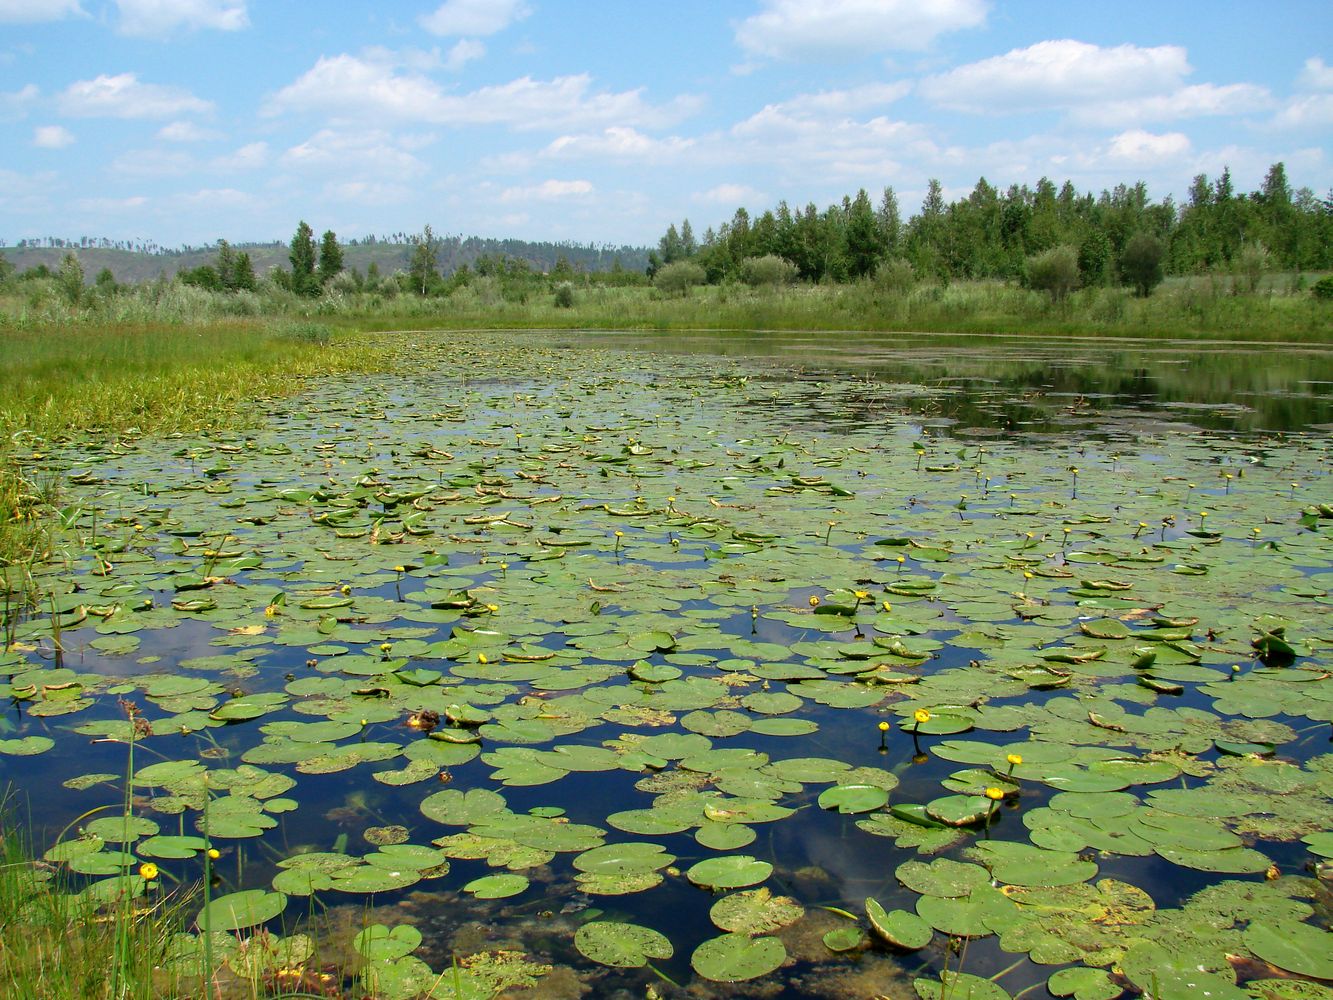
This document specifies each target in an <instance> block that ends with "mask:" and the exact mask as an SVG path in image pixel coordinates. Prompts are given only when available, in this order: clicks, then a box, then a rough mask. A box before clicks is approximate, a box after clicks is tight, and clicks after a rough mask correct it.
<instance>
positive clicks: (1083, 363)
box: [525, 331, 1333, 432]
mask: <svg viewBox="0 0 1333 1000" xmlns="http://www.w3.org/2000/svg"><path fill="white" fill-rule="evenodd" d="M525 336H532V337H534V338H537V339H540V340H542V341H552V340H553V341H555V342H556V343H557V344H560V343H564V344H568V345H570V346H574V345H577V344H587V343H596V344H597V345H599V346H604V347H641V348H644V347H646V348H648V349H651V350H653V351H658V352H665V353H669V354H717V355H721V356H725V357H748V358H755V357H759V358H772V359H775V360H780V361H782V362H783V363H784V364H787V365H790V364H793V363H795V364H796V365H798V366H800V369H802V370H803V374H800V375H798V376H797V377H803V378H810V379H812V380H817V379H818V377H819V375H820V373H821V372H831V371H839V372H842V373H844V374H845V373H846V372H847V371H848V370H852V371H854V372H855V373H856V374H857V375H858V376H861V377H863V378H865V379H866V380H867V381H869V382H873V383H875V385H877V386H879V387H880V392H884V393H886V394H887V395H888V396H891V397H893V399H894V402H895V403H896V404H898V405H906V406H908V407H909V408H910V409H911V410H912V411H913V412H918V413H922V414H925V415H929V416H940V417H944V418H947V419H948V420H949V421H950V422H952V423H953V424H955V425H956V426H959V427H978V428H992V429H996V428H997V429H1002V430H1013V431H1020V432H1021V431H1027V432H1034V431H1037V432H1048V431H1054V430H1069V429H1070V424H1071V423H1074V424H1078V423H1079V422H1080V418H1086V419H1091V418H1092V417H1093V416H1094V415H1095V414H1097V413H1099V412H1102V411H1105V410H1106V409H1109V408H1112V407H1127V408H1130V409H1132V410H1135V411H1137V412H1139V413H1143V414H1148V413H1153V414H1160V415H1162V416H1164V417H1167V418H1169V419H1173V420H1181V421H1183V422H1188V423H1190V424H1193V425H1195V426H1198V427H1202V428H1206V429H1209V430H1237V431H1259V430H1263V431H1282V432H1285V431H1293V430H1298V429H1302V428H1307V427H1310V426H1312V425H1321V424H1326V423H1330V422H1333V350H1330V349H1329V348H1326V347H1323V346H1318V345H1308V344H1303V345H1295V344H1293V345H1273V344H1253V343H1246V342H1227V343H1214V344H1198V343H1193V342H1190V341H1159V340H1135V341H1124V340H1118V341H1116V342H1114V343H1113V344H1107V343H1104V342H1098V341H1091V340H1087V339H1081V338H1044V339H1041V340H1031V339H1025V338H1018V337H1011V336H993V337H991V336H980V335H971V336H960V335H950V336H939V335H933V334H863V333H846V332H840V331H830V332H823V333H784V332H753V331H749V332H742V331H737V332H729V333H712V332H710V333H688V332H686V333H672V334H671V335H670V336H669V337H664V336H663V335H661V334H651V333H629V332H610V333H596V332H587V333H582V332H581V333H577V334H569V333H567V332H537V333H534V334H526V335H525ZM894 386H897V387H898V388H899V390H900V391H894V389H893V387H894ZM886 387H887V388H886ZM923 389H924V390H927V391H926V392H924V393H923V392H922V390H923ZM868 391H869V390H868Z"/></svg>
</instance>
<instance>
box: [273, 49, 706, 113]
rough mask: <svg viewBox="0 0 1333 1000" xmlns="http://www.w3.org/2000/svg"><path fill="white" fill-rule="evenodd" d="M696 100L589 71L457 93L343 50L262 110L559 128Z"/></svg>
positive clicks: (677, 109) (683, 109) (682, 109)
mask: <svg viewBox="0 0 1333 1000" xmlns="http://www.w3.org/2000/svg"><path fill="white" fill-rule="evenodd" d="M698 106H699V102H698V101H697V100H696V99H694V98H685V97H682V98H677V99H676V100H674V101H672V102H670V103H668V104H667V105H664V106H652V105H649V104H648V103H647V102H645V101H644V99H643V92H642V90H627V91H621V92H618V93H616V92H608V91H596V90H594V89H593V85H592V79H591V77H589V76H588V75H587V74H578V75H573V76H560V77H555V78H554V79H551V80H534V79H532V78H531V77H528V76H524V77H520V78H519V79H517V80H512V81H510V82H509V83H503V84H496V85H493V86H488V87H482V88H480V89H478V90H474V91H472V92H470V93H466V94H459V93H453V92H449V91H446V90H444V89H443V88H441V87H440V86H439V85H438V84H436V83H435V82H434V81H433V80H431V79H430V78H429V77H428V76H426V75H424V74H422V73H419V72H412V71H403V70H402V69H401V68H399V67H397V66H395V65H393V64H392V63H391V62H389V61H387V60H384V59H380V58H373V59H372V58H363V57H358V56H353V55H348V54H343V55H337V56H326V57H321V58H320V59H319V61H318V62H316V63H315V65H314V66H313V67H312V68H311V69H310V70H308V71H307V72H305V73H304V74H302V75H301V76H300V77H299V78H298V79H297V80H295V81H294V82H293V83H291V84H289V85H288V86H286V87H284V88H283V89H282V90H280V91H278V92H277V93H276V94H274V95H273V96H272V97H271V98H270V99H269V100H268V102H267V104H266V106H265V108H264V113H265V114H267V115H270V116H272V115H277V114H282V113H286V112H297V113H305V112H315V113H322V114H330V115H333V116H335V117H337V118H339V119H349V118H361V119H372V120H377V121H380V120H384V119H386V118H387V119H392V120H397V121H415V122H428V123H431V124H438V125H508V126H510V127H513V128H519V129H536V128H552V129H559V128H566V127H569V126H571V125H573V126H583V127H587V126H592V125H599V124H610V123H615V124H645V123H647V124H660V123H664V122H669V121H675V120H678V119H679V118H681V117H683V116H684V115H686V114H689V113H690V112H692V111H693V110H695V109H696V108H697V107H698Z"/></svg>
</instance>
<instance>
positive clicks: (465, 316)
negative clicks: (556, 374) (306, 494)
mask: <svg viewBox="0 0 1333 1000" xmlns="http://www.w3.org/2000/svg"><path fill="white" fill-rule="evenodd" d="M342 277H343V276H339V280H336V281H334V282H331V283H330V285H329V286H328V288H327V290H326V291H325V293H324V294H323V295H321V296H319V297H317V298H303V297H299V296H296V295H293V294H292V293H291V292H289V291H285V290H284V289H282V288H280V287H278V286H277V285H276V284H275V283H273V282H271V281H264V282H261V283H260V288H259V290H258V291H257V292H236V293H224V292H210V291H206V290H204V289H201V288H197V287H193V286H187V285H182V284H180V283H179V282H154V283H150V284H147V285H141V286H136V287H133V288H126V289H120V290H118V291H114V292H106V291H97V290H89V291H88V292H87V293H86V294H85V295H84V296H82V298H81V299H80V301H79V303H78V304H71V303H70V302H68V301H67V300H66V299H65V298H63V297H61V296H60V295H59V294H58V293H57V291H56V290H55V289H54V286H48V285H47V284H44V283H42V282H33V283H28V285H27V287H26V291H25V294H24V295H22V296H19V295H16V294H10V295H9V296H8V297H5V296H0V334H3V332H4V330H5V329H6V328H9V329H12V330H28V329H38V330H40V329H51V328H54V327H60V328H70V327H77V326H93V327H105V326H112V327H117V328H121V327H127V326H128V327H147V326H160V325H165V326H177V327H181V328H187V329H192V328H195V327H197V326H198V325H199V324H200V323H208V324H225V325H234V324H247V323H261V322H264V321H266V320H274V319H279V320H295V321H300V320H316V321H319V322H322V323H329V324H332V325H335V326H338V327H343V328H349V329H361V330H392V329H402V328H405V327H408V328H416V329H536V328H554V329H596V330H615V329H623V330H683V329H691V330H855V331H885V332H922V333H1004V334H1025V335H1036V336H1042V335H1047V336H1058V335H1081V336H1096V337H1163V338H1172V339H1219V340H1233V339H1244V340H1263V341H1299V342H1319V341H1324V340H1327V339H1328V335H1329V328H1330V326H1333V308H1331V304H1330V303H1329V302H1327V301H1320V300H1318V299H1316V298H1315V297H1314V296H1313V294H1311V292H1310V290H1309V286H1310V285H1311V284H1312V283H1313V281H1314V279H1315V277H1316V276H1314V275H1304V276H1302V275H1294V274H1267V275H1265V276H1264V277H1263V279H1262V281H1260V283H1259V284H1258V286H1257V288H1256V289H1255V290H1254V291H1250V290H1248V286H1238V284H1237V279H1235V278H1234V277H1231V276H1227V275H1203V276H1198V277H1181V278H1172V279H1169V280H1168V281H1167V282H1165V283H1164V284H1163V285H1161V286H1160V287H1158V288H1157V289H1156V290H1155V291H1154V293H1153V294H1152V295H1151V296H1150V297H1148V298H1138V297H1136V296H1135V295H1134V294H1133V293H1132V292H1131V291H1130V290H1129V289H1127V288H1121V287H1096V288H1086V289H1080V290H1078V291H1076V292H1074V293H1073V294H1071V295H1070V296H1068V297H1067V298H1065V299H1064V300H1063V301H1059V302H1055V301H1052V300H1051V298H1050V296H1048V295H1047V294H1045V293H1043V292H1039V291H1034V290H1032V289H1026V288H1021V287H1019V286H1017V285H1015V284H1012V283H1005V282H1000V281H968V282H954V283H953V284H950V285H947V286H946V285H939V284H932V283H908V284H906V285H897V286H893V285H890V284H887V283H877V282H876V281H874V280H870V279H867V280H865V281H862V282H859V283H854V284H841V285H809V284H795V285H786V286H778V287H762V286H761V287H750V286H748V285H743V284H723V285H710V286H703V287H696V288H693V289H690V290H688V291H687V292H686V293H685V294H681V295H670V294H664V293H663V292H661V291H659V290H657V289H655V288H652V287H650V286H646V285H642V284H639V285H616V284H607V283H602V282H601V281H600V280H597V279H595V278H594V277H593V276H582V277H580V278H578V279H577V280H575V281H574V282H573V283H571V284H569V285H568V287H567V291H566V292H565V293H563V294H564V295H565V296H567V297H565V298H564V302H565V303H566V304H558V301H557V300H558V296H557V291H558V290H559V288H560V285H559V284H557V283H555V282H553V281H552V280H550V279H548V278H546V277H544V276H542V275H532V276H528V277H525V278H523V279H521V280H508V279H500V278H497V277H485V278H481V277H473V278H472V279H471V280H470V281H468V282H467V283H465V284H459V285H458V286H457V287H454V288H453V290H452V291H451V292H450V293H449V294H447V295H440V296H433V297H427V298H422V297H420V296H417V295H414V294H411V293H408V292H403V291H401V290H400V288H399V286H398V284H397V283H396V282H394V281H393V280H391V279H382V280H380V281H379V282H378V283H377V284H375V285H374V286H373V288H372V287H371V286H362V287H361V288H359V289H358V288H357V287H356V285H355V282H353V281H352V280H351V279H350V278H348V279H347V280H341V279H342Z"/></svg>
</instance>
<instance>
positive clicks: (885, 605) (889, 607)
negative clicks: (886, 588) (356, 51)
mask: <svg viewBox="0 0 1333 1000" xmlns="http://www.w3.org/2000/svg"><path fill="white" fill-rule="evenodd" d="M880 607H881V608H883V609H884V610H885V611H892V610H893V605H892V604H890V603H889V602H888V601H885V602H884V603H883V604H881V605H880Z"/></svg>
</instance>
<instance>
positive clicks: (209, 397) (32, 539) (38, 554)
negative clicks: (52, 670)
mask: <svg viewBox="0 0 1333 1000" xmlns="http://www.w3.org/2000/svg"><path fill="white" fill-rule="evenodd" d="M0 354H3V356H4V358H5V364H4V366H3V367H0V569H3V568H4V567H12V566H15V565H22V564H29V563H31V562H32V561H34V560H38V561H40V560H42V559H44V558H47V557H49V556H50V554H51V552H50V547H49V545H50V537H49V534H48V532H47V531H46V530H45V526H46V525H47V524H48V523H49V521H50V515H51V514H52V513H53V512H54V509H55V507H56V506H58V502H59V475H58V470H56V469H54V468H52V467H50V466H49V465H48V464H47V463H46V461H45V449H46V448H47V446H48V444H49V443H50V442H51V441H52V440H53V439H56V438H59V437H61V436H74V435H77V436H90V437H96V438H97V439H99V440H101V441H104V442H106V443H113V442H114V441H115V440H116V438H117V437H118V436H119V435H124V434H127V433H134V434H137V433H173V432H176V431H198V430H203V429H216V428H222V427H240V426H244V425H245V423H246V422H247V421H249V420H252V419H253V416H252V414H253V409H252V407H251V406H250V404H251V403H253V402H254V401H255V400H258V399H262V398H264V397H268V396H276V395H281V394H286V393H290V392H294V391H297V390H298V389H299V388H300V386H301V383H302V380H303V379H305V378H307V377H310V376H313V375H318V374H322V373H326V372H338V371H368V370H372V369H373V368H374V367H375V365H376V358H375V354H374V352H373V350H372V349H371V347H370V344H369V342H368V341H367V340H365V339H363V338H356V337H352V336H349V335H346V334H341V335H337V336H332V337H331V336H330V334H329V331H328V329H327V328H326V327H323V326H321V325H318V324H313V323H308V322H306V323H300V322H289V321H284V322H279V323H268V324H260V323H256V322H236V321H230V322H225V321H224V322H213V323H209V324H193V325H188V326H176V325H170V324H162V323H158V324H145V325H125V324H122V325H102V324H96V323H90V322H84V323H76V324H72V325H62V326H54V325H48V326H35V327H30V326H25V327H22V328H17V329H16V328H9V329H4V328H0ZM11 583H12V581H11Z"/></svg>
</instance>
